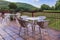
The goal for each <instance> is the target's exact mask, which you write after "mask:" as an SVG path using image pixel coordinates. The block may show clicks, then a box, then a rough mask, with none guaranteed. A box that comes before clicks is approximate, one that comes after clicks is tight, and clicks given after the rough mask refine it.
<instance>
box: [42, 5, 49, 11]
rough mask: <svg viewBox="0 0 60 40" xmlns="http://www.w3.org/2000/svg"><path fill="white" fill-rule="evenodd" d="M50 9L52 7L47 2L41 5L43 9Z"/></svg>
mask: <svg viewBox="0 0 60 40" xmlns="http://www.w3.org/2000/svg"><path fill="white" fill-rule="evenodd" d="M49 9H50V6H48V5H46V4H43V5H41V10H49Z"/></svg>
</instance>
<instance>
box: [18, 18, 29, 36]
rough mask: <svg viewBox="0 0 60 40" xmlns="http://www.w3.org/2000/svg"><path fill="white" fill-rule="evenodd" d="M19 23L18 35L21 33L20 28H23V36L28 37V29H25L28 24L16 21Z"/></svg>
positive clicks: (23, 21)
mask: <svg viewBox="0 0 60 40" xmlns="http://www.w3.org/2000/svg"><path fill="white" fill-rule="evenodd" d="M18 21H19V23H20V25H21V26H20V30H19V35H20V32H21V28H24V35H25V36H26V35H28V27H27V25H28V22H27V21H25V20H21V19H20V20H18Z"/></svg>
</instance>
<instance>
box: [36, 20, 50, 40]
mask: <svg viewBox="0 0 60 40" xmlns="http://www.w3.org/2000/svg"><path fill="white" fill-rule="evenodd" d="M48 22H49V21H47V20H44V21H40V22H37V25H38V26H39V34H40V36H41V40H42V39H43V38H42V34H41V29H44V28H47V27H48Z"/></svg>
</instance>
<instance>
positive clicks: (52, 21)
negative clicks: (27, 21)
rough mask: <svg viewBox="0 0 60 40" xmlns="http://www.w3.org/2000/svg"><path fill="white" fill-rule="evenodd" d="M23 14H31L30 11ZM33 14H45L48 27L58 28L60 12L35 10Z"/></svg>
mask: <svg viewBox="0 0 60 40" xmlns="http://www.w3.org/2000/svg"><path fill="white" fill-rule="evenodd" d="M23 15H28V16H32V14H31V13H27V12H24V13H23ZM34 16H46V17H47V18H46V19H47V20H49V27H50V28H53V29H56V30H60V13H42V12H37V13H34Z"/></svg>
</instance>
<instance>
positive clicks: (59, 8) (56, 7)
mask: <svg viewBox="0 0 60 40" xmlns="http://www.w3.org/2000/svg"><path fill="white" fill-rule="evenodd" d="M55 9H56V10H60V0H58V1H56V4H55Z"/></svg>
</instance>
